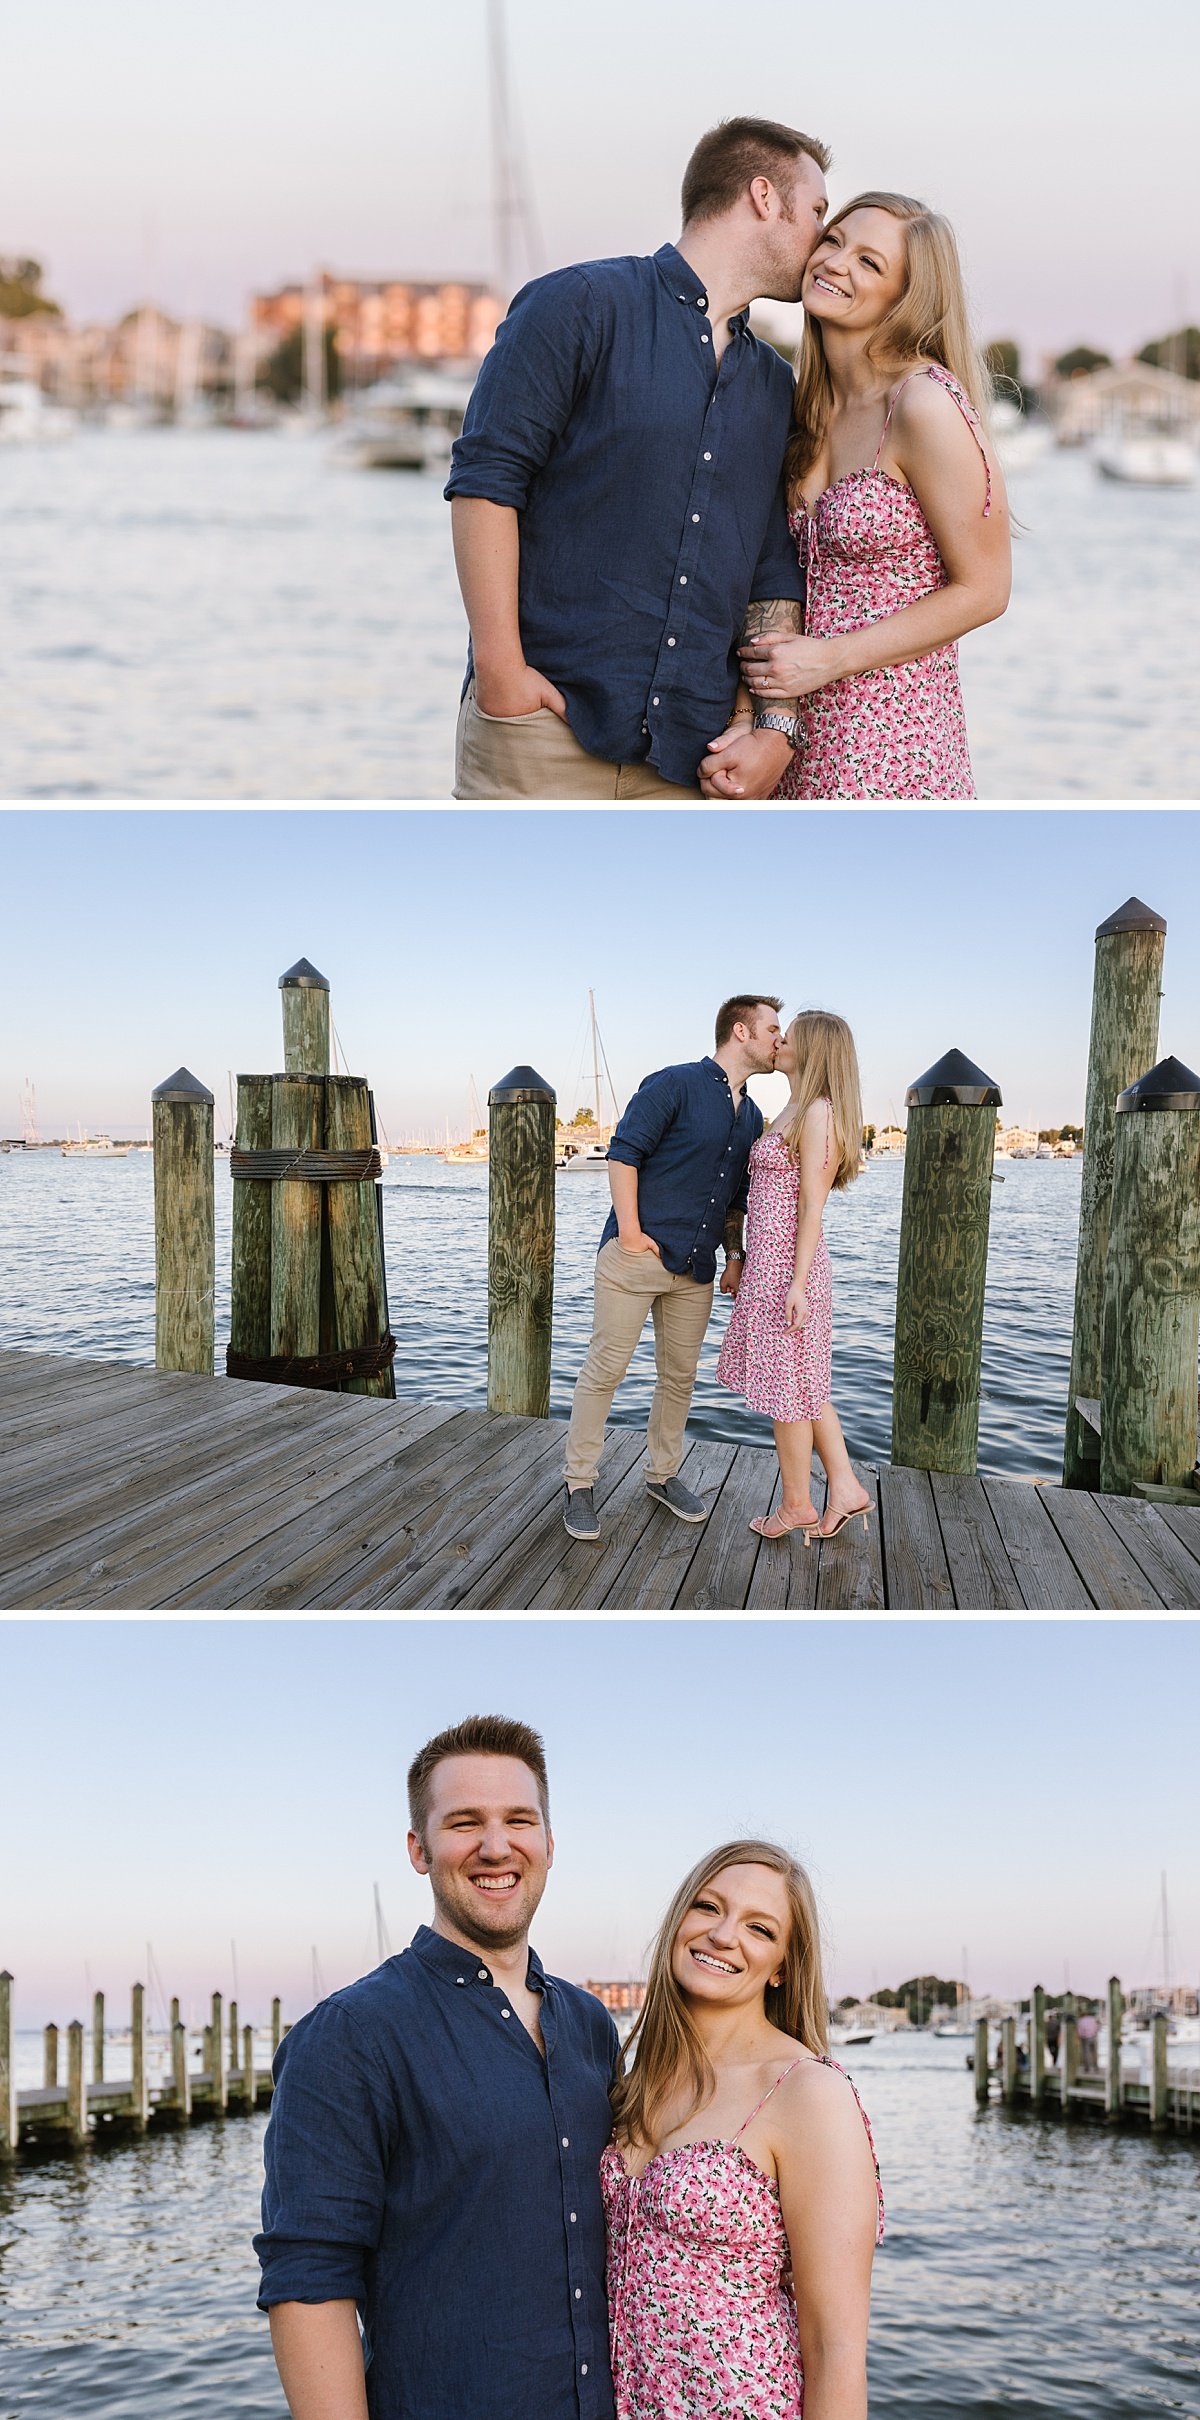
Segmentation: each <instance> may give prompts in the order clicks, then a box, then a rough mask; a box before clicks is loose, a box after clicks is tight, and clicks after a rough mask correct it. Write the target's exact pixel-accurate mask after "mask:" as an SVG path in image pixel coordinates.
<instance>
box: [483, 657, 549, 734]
mask: <svg viewBox="0 0 1200 2420" xmlns="http://www.w3.org/2000/svg"><path fill="white" fill-rule="evenodd" d="M475 703H476V705H477V706H478V708H479V711H480V713H481V714H497V715H518V714H536V713H537V711H538V708H539V707H541V706H548V707H549V708H550V712H551V713H552V714H557V715H558V716H559V718H560V720H561V721H562V722H564V723H565V721H566V719H567V701H566V699H565V697H564V696H563V693H562V691H561V689H556V688H555V686H554V683H553V681H548V680H546V678H545V677H544V675H543V674H542V673H540V672H535V671H534V668H533V666H532V664H516V665H508V666H503V667H500V668H494V667H493V668H489V667H487V666H485V665H482V664H479V663H477V664H476V666H475Z"/></svg>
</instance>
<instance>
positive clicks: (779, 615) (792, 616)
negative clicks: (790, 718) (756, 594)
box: [741, 597, 804, 714]
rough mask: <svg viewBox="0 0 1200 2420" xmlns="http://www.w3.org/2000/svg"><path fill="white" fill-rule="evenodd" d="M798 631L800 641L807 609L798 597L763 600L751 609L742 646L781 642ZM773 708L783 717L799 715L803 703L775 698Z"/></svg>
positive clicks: (748, 606) (743, 631)
mask: <svg viewBox="0 0 1200 2420" xmlns="http://www.w3.org/2000/svg"><path fill="white" fill-rule="evenodd" d="M786 631H794V633H795V635H796V637H797V638H801V637H803V634H804V607H803V605H801V604H798V603H797V600H796V599H795V598H794V597H760V598H759V599H758V600H757V602H756V603H754V604H752V605H747V607H746V619H745V621H744V622H743V624H742V637H741V644H742V646H743V647H746V646H748V645H750V643H751V642H752V641H753V640H754V639H761V638H764V637H767V636H769V637H771V638H777V637H778V636H779V635H780V633H781V632H786ZM770 704H771V706H772V708H773V709H774V710H775V711H776V712H777V713H779V714H798V713H799V711H800V700H799V698H795V697H773V698H772V699H771V700H770Z"/></svg>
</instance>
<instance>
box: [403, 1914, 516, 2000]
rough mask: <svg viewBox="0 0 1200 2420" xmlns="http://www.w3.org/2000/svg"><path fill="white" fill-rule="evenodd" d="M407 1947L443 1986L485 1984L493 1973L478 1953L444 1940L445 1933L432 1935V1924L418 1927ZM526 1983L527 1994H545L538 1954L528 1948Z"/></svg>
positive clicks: (454, 1942)
mask: <svg viewBox="0 0 1200 2420" xmlns="http://www.w3.org/2000/svg"><path fill="white" fill-rule="evenodd" d="M409 1947H410V1949H412V1950H415V1952H416V1955H417V1957H418V1958H419V1959H420V1961H421V1964H422V1966H427V1967H429V1968H430V1970H431V1971H432V1973H433V1974H435V1975H440V1977H441V1979H442V1981H443V1983H454V1984H459V1983H464V1984H465V1983H488V1984H490V1983H491V1982H492V1980H493V1977H492V1970H491V1968H490V1966H489V1965H488V1962H487V1960H486V1958H485V1957H484V1956H483V1955H482V1953H481V1952H477V1951H475V1950H473V1949H463V1948H462V1947H461V1945H460V1944H459V1943H458V1942H457V1941H447V1939H446V1937H445V1934H444V1933H435V1932H434V1930H433V1927H432V1925H429V1924H421V1925H418V1927H417V1930H416V1932H415V1933H414V1934H413V1937H412V1940H411V1942H410V1943H409ZM525 1981H526V1985H527V1986H528V1988H529V1990H530V1991H545V1990H546V1988H547V1986H548V1982H549V1977H548V1976H547V1974H546V1970H545V1968H544V1966H543V1965H542V1961H541V1959H540V1958H539V1956H538V1954H537V1951H536V1950H535V1949H533V1948H532V1947H531V1948H530V1952H529V1964H528V1967H527V1968H526V1971H525Z"/></svg>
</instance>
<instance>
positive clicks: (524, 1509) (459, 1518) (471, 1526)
mask: <svg viewBox="0 0 1200 2420" xmlns="http://www.w3.org/2000/svg"><path fill="white" fill-rule="evenodd" d="M538 1428H540V1429H541V1430H542V1432H543V1433H542V1434H541V1435H540V1436H539V1435H538V1433H537V1431H538ZM566 1433H567V1423H566V1421H565V1420H546V1421H541V1422H538V1423H537V1424H536V1425H535V1424H534V1423H532V1422H530V1423H529V1425H528V1427H527V1428H526V1429H524V1430H522V1431H521V1432H520V1433H519V1434H518V1435H517V1436H516V1437H514V1438H512V1439H510V1441H509V1444H508V1445H507V1446H506V1448H505V1450H504V1452H503V1453H502V1454H497V1455H495V1456H494V1457H493V1458H492V1460H490V1461H489V1462H486V1463H485V1464H484V1465H483V1467H482V1469H481V1470H480V1471H479V1472H478V1473H477V1474H476V1476H475V1478H474V1480H473V1481H467V1482H466V1483H465V1484H464V1483H462V1482H458V1483H457V1484H455V1485H454V1486H452V1487H451V1489H450V1492H449V1494H448V1495H447V1496H445V1497H443V1498H442V1500H441V1501H440V1502H439V1503H437V1504H435V1505H433V1506H431V1507H430V1508H429V1510H428V1511H427V1512H425V1513H424V1514H422V1515H420V1516H419V1517H418V1518H417V1520H415V1521H413V1522H412V1523H410V1524H409V1525H408V1528H407V1536H408V1540H409V1544H408V1548H407V1551H406V1553H405V1556H404V1558H403V1561H402V1563H401V1564H400V1566H399V1568H398V1569H397V1566H396V1563H395V1560H394V1559H393V1562H392V1567H391V1569H390V1571H382V1572H379V1573H378V1574H376V1573H367V1574H365V1575H364V1576H363V1577H362V1578H360V1580H359V1581H358V1582H357V1583H356V1585H355V1588H354V1591H353V1594H352V1595H351V1596H350V1597H348V1598H347V1600H346V1602H347V1604H348V1605H350V1606H352V1607H353V1606H362V1607H372V1608H378V1609H380V1610H386V1611H400V1610H402V1609H410V1610H415V1609H420V1608H423V1607H428V1608H431V1609H432V1608H440V1607H444V1606H445V1604H446V1600H447V1595H448V1593H450V1592H452V1591H453V1589H454V1585H455V1582H456V1581H459V1580H461V1578H462V1575H463V1573H464V1571H465V1570H466V1567H467V1565H468V1563H469V1562H470V1561H471V1559H472V1556H475V1557H476V1558H478V1557H481V1556H482V1555H484V1554H485V1553H488V1552H490V1553H491V1555H492V1558H493V1559H495V1557H496V1556H498V1555H499V1554H501V1553H502V1552H503V1551H504V1549H505V1547H507V1546H511V1545H513V1544H515V1542H516V1541H517V1539H518V1538H521V1537H526V1536H528V1534H529V1531H530V1530H531V1529H533V1530H534V1531H540V1529H541V1526H542V1524H543V1522H544V1521H545V1519H546V1517H547V1515H548V1513H549V1511H550V1508H551V1506H552V1505H554V1506H555V1507H557V1501H558V1497H559V1493H560V1490H561V1487H562V1449H563V1440H564V1438H565V1436H566ZM562 1534H563V1538H564V1540H565V1538H566V1531H565V1530H564V1531H563V1533H562Z"/></svg>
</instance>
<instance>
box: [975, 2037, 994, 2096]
mask: <svg viewBox="0 0 1200 2420" xmlns="http://www.w3.org/2000/svg"><path fill="white" fill-rule="evenodd" d="M990 2090H991V2078H990V2076H989V2074H988V2021H987V2018H986V2017H976V2019H975V2098H976V2100H977V2101H978V2102H979V2104H980V2106H981V2107H985V2106H986V2104H987V2098H988V2094H989V2092H990Z"/></svg>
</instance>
